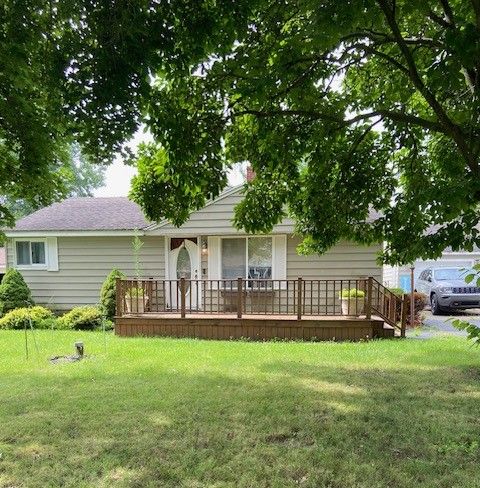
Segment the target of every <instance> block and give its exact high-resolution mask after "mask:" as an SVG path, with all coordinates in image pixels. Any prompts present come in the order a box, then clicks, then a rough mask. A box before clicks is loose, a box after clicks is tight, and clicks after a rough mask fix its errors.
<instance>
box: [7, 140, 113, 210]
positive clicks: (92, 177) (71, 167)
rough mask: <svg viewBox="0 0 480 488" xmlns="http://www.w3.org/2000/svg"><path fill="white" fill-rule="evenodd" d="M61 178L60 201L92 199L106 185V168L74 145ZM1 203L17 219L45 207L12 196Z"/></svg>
mask: <svg viewBox="0 0 480 488" xmlns="http://www.w3.org/2000/svg"><path fill="white" fill-rule="evenodd" d="M59 176H60V178H59V181H61V184H62V187H63V191H62V192H61V193H59V194H58V199H63V198H67V197H91V196H93V190H95V189H97V188H100V187H101V186H103V185H104V183H105V167H104V166H99V165H93V164H92V163H90V162H89V161H88V160H87V159H86V158H85V157H84V156H82V154H81V152H80V149H79V147H78V145H76V144H73V145H72V147H71V151H70V157H69V158H68V159H66V161H65V164H64V165H63V166H62V167H61V168H59ZM1 201H2V205H3V206H4V207H5V208H7V209H8V210H9V212H10V213H11V214H12V215H13V216H14V217H15V218H16V219H19V218H21V217H24V216H25V215H28V214H30V213H32V212H34V211H35V210H38V209H39V208H41V207H43V206H44V205H43V203H42V201H41V200H40V201H39V200H34V201H32V200H26V199H24V198H19V199H14V198H12V196H11V195H6V196H4V197H3V198H2V199H1Z"/></svg>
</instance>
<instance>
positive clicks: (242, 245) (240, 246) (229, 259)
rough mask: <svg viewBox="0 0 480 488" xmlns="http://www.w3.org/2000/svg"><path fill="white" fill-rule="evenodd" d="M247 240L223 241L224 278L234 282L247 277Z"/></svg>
mask: <svg viewBox="0 0 480 488" xmlns="http://www.w3.org/2000/svg"><path fill="white" fill-rule="evenodd" d="M246 249H247V239H245V238H243V237H241V238H234V239H222V278H223V279H225V280H233V279H235V278H246V276H247V265H246V262H247V253H246Z"/></svg>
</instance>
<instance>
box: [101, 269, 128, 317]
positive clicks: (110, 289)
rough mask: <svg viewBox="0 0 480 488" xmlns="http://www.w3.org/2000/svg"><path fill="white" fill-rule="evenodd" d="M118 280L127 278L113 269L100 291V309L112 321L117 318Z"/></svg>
mask: <svg viewBox="0 0 480 488" xmlns="http://www.w3.org/2000/svg"><path fill="white" fill-rule="evenodd" d="M117 278H125V275H124V274H123V273H122V272H121V271H119V270H118V269H115V268H114V269H112V271H111V272H110V274H109V275H108V276H107V278H106V280H105V281H104V282H103V285H102V289H101V291H100V307H101V310H102V312H103V314H104V315H105V317H106V318H107V319H109V320H112V319H113V317H114V316H115V305H116V297H117V291H116V286H115V284H116V280H117Z"/></svg>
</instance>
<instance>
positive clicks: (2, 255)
mask: <svg viewBox="0 0 480 488" xmlns="http://www.w3.org/2000/svg"><path fill="white" fill-rule="evenodd" d="M6 268H7V256H6V252H5V248H4V247H0V280H1V279H2V278H3V275H4V274H5V271H6Z"/></svg>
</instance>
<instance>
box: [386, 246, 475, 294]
mask: <svg viewBox="0 0 480 488" xmlns="http://www.w3.org/2000/svg"><path fill="white" fill-rule="evenodd" d="M479 261H480V250H475V251H473V252H467V251H465V252H453V251H451V250H448V249H447V250H445V251H444V252H443V254H442V257H441V258H439V259H436V260H433V259H429V260H425V261H424V260H422V259H417V260H416V261H415V262H414V263H413V266H414V278H413V279H414V281H413V283H414V287H415V283H416V280H417V279H418V277H419V275H420V273H421V272H422V271H423V270H424V269H425V268H431V267H437V268H439V267H442V268H449V267H455V268H456V267H462V268H470V267H472V266H473V265H474V264H475V263H477V262H479ZM410 276H411V266H384V268H383V284H384V285H385V286H387V287H389V288H403V290H404V291H405V292H409V291H410V289H411V286H410Z"/></svg>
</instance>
